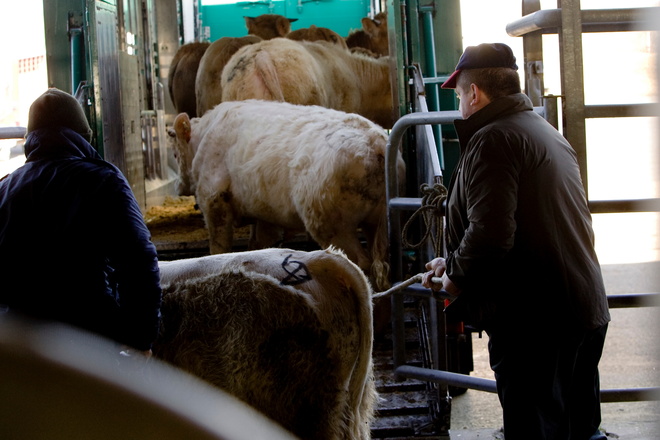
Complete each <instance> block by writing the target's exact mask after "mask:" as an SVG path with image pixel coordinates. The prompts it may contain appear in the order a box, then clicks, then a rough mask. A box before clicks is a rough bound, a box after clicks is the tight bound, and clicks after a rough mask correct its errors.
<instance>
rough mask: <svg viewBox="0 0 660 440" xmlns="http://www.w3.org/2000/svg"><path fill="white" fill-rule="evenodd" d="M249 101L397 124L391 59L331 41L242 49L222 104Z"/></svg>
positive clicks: (226, 75) (228, 70)
mask: <svg viewBox="0 0 660 440" xmlns="http://www.w3.org/2000/svg"><path fill="white" fill-rule="evenodd" d="M245 99H263V100H270V101H286V102H290V103H293V104H301V105H320V106H323V107H327V108H332V109H336V110H341V111H344V112H347V113H357V114H359V115H362V116H364V117H365V118H368V119H370V120H371V121H373V122H375V123H376V124H378V125H380V126H382V127H384V128H392V126H393V124H394V112H393V101H392V93H391V85H390V71H389V57H381V58H377V59H376V58H372V57H368V56H365V55H361V54H353V53H351V52H349V51H346V50H344V49H342V48H341V47H339V46H337V45H336V44H332V43H329V42H327V41H292V40H288V39H283V38H276V39H273V40H268V41H262V42H260V43H256V44H251V45H249V46H245V47H242V48H241V49H239V50H238V52H236V54H235V55H234V56H233V57H232V58H231V60H229V63H227V66H226V67H225V69H224V71H223V72H222V101H223V102H226V101H240V100H245Z"/></svg>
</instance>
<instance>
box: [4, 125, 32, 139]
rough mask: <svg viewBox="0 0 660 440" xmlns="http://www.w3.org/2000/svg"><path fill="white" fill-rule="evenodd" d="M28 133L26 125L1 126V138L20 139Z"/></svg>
mask: <svg viewBox="0 0 660 440" xmlns="http://www.w3.org/2000/svg"><path fill="white" fill-rule="evenodd" d="M26 133H27V129H26V128H25V127H0V139H20V138H24V137H25V134H26Z"/></svg>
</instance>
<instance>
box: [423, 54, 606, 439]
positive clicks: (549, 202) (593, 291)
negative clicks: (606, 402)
mask: <svg viewBox="0 0 660 440" xmlns="http://www.w3.org/2000/svg"><path fill="white" fill-rule="evenodd" d="M517 70H518V66H517V65H516V59H515V57H514V56H513V52H512V51H511V48H510V47H509V46H507V45H505V44H501V43H494V44H480V45H478V46H469V47H468V48H466V49H465V52H464V53H463V55H462V56H461V58H460V60H459V62H458V65H457V66H456V69H455V71H454V73H453V74H452V75H451V76H450V77H449V79H448V80H447V81H446V82H445V83H444V84H443V85H442V87H443V88H450V89H455V90H456V94H457V96H458V98H459V100H460V105H459V109H460V112H461V116H462V117H463V119H462V120H456V121H454V127H455V128H456V132H457V134H458V139H459V143H460V146H461V155H460V159H459V162H458V165H457V167H456V169H455V170H454V172H453V173H452V176H451V181H450V183H449V189H448V192H449V194H448V197H447V212H446V222H447V229H446V239H447V241H446V243H447V254H446V258H437V259H434V260H432V261H430V262H429V263H427V265H426V268H427V270H428V271H429V272H427V273H426V274H425V276H424V280H423V285H425V286H426V287H430V288H435V289H437V288H439V287H442V288H444V289H445V290H446V291H447V292H449V293H450V294H453V295H454V296H456V299H455V300H454V301H453V302H452V304H451V305H449V306H448V307H447V309H446V313H447V314H449V315H454V316H455V319H458V320H462V321H465V322H467V323H469V324H472V325H473V326H474V327H476V328H478V329H480V330H485V331H486V333H488V337H489V342H488V350H489V360H490V365H491V368H492V369H493V371H494V373H495V380H496V383H497V392H498V395H499V398H500V402H501V404H502V414H503V418H504V436H505V437H506V439H507V440H518V439H520V440H530V439H534V440H569V439H570V440H604V439H605V436H604V435H603V434H602V433H601V432H600V431H599V425H600V422H601V410H600V388H599V375H598V363H599V361H600V357H601V354H602V351H603V345H604V342H605V336H606V333H607V327H608V322H609V321H610V313H609V309H608V304H607V297H606V294H605V287H604V283H603V277H602V274H601V268H600V264H599V262H598V257H597V255H596V251H595V249H594V232H593V227H592V219H591V214H590V212H589V206H588V203H587V198H586V194H585V191H584V186H583V184H582V180H581V177H580V170H579V166H578V162H577V158H576V154H575V151H574V150H573V148H572V147H571V145H570V144H569V143H568V141H567V140H566V139H565V138H564V137H563V136H562V135H561V133H559V132H558V131H557V130H556V129H555V128H554V127H552V125H550V124H549V123H548V122H547V121H545V120H544V119H543V118H542V117H541V116H539V115H538V114H536V113H535V112H534V111H533V107H532V103H531V101H530V100H529V98H528V97H527V96H526V95H524V94H523V93H521V88H520V77H519V75H518V72H517ZM434 276H435V277H442V285H441V286H439V285H438V284H437V283H434V282H433V279H432V278H433V277H434Z"/></svg>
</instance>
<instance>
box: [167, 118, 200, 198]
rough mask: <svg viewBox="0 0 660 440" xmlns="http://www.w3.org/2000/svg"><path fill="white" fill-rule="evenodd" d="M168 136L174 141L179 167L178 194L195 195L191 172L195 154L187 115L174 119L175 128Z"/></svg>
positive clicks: (170, 130) (169, 131) (175, 156)
mask: <svg viewBox="0 0 660 440" xmlns="http://www.w3.org/2000/svg"><path fill="white" fill-rule="evenodd" d="M168 134H169V135H170V137H171V138H172V139H173V141H174V148H173V150H174V158H175V159H176V163H177V164H178V165H179V180H178V181H177V192H178V193H179V195H180V196H191V195H194V189H193V186H192V182H191V170H192V161H193V158H194V157H195V152H194V149H193V148H192V146H191V145H190V138H191V137H192V125H191V123H190V118H189V117H188V114H187V113H179V115H178V116H177V117H176V118H175V119H174V125H173V127H172V128H171V129H169V130H168Z"/></svg>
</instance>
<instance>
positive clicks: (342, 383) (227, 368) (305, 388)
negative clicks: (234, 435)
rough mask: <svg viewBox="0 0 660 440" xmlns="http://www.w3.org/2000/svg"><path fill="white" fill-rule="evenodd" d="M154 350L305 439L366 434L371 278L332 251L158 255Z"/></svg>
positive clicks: (372, 395)
mask: <svg viewBox="0 0 660 440" xmlns="http://www.w3.org/2000/svg"><path fill="white" fill-rule="evenodd" d="M159 266H160V273H161V284H162V286H163V304H162V314H163V320H162V325H161V332H160V335H159V337H158V339H157V340H156V342H155V344H154V347H153V351H154V354H155V355H156V356H157V357H159V358H160V359H163V360H165V361H167V362H169V363H172V364H174V365H176V366H178V367H179V368H182V369H184V370H186V371H188V372H190V373H192V374H195V375H196V376H198V377H200V378H202V379H204V380H206V381H208V382H210V383H211V384H213V385H215V386H217V387H219V388H221V389H223V390H225V391H227V392H229V393H231V394H233V395H234V396H236V397H238V398H240V399H241V400H243V401H245V402H246V403H248V404H250V405H251V406H253V407H255V408H256V409H258V410H259V411H261V412H262V413H264V414H265V415H267V416H268V417H270V418H271V419H273V420H274V421H276V422H278V423H280V424H281V425H282V426H283V427H284V428H286V429H288V430H289V431H291V432H292V433H294V434H295V435H296V436H297V437H299V438H301V439H303V440H324V439H327V440H368V439H369V438H370V437H371V431H370V422H371V421H372V419H373V417H374V405H375V401H376V398H377V393H376V390H375V385H374V379H373V364H372V357H371V351H372V340H373V330H372V306H371V294H372V292H371V287H370V285H369V283H368V281H367V279H366V278H365V276H364V274H363V272H362V271H361V270H360V269H359V268H358V267H357V266H356V265H355V264H353V263H352V262H351V261H350V260H348V259H347V258H346V256H345V255H343V253H341V252H339V251H337V250H334V249H327V250H320V251H314V252H303V251H296V250H291V249H274V248H272V249H264V250H259V251H250V252H237V253H228V254H221V255H210V256H207V257H200V258H191V259H185V260H178V261H171V262H160V263H159Z"/></svg>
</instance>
